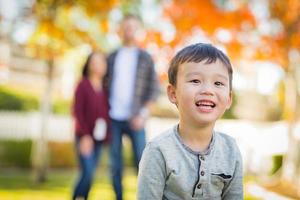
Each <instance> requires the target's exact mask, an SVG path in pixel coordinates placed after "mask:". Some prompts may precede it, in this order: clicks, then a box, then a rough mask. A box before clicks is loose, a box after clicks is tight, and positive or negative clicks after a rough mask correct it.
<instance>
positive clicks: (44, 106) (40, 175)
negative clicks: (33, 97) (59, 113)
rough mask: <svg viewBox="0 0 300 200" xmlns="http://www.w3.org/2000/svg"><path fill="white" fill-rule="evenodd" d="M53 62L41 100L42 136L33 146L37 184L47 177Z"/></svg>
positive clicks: (50, 63) (49, 66)
mask: <svg viewBox="0 0 300 200" xmlns="http://www.w3.org/2000/svg"><path fill="white" fill-rule="evenodd" d="M53 71H54V64H53V60H51V61H48V71H47V76H46V79H47V80H46V88H45V91H44V94H43V98H42V100H41V107H40V109H41V126H40V135H39V136H38V138H36V140H35V141H34V144H33V159H32V161H33V167H34V178H35V181H37V182H44V181H45V180H46V177H47V168H48V142H47V130H48V119H49V116H50V113H51V93H52V85H53V80H52V78H53Z"/></svg>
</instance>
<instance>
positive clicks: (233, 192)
mask: <svg viewBox="0 0 300 200" xmlns="http://www.w3.org/2000/svg"><path fill="white" fill-rule="evenodd" d="M236 149H237V151H236V152H237V153H236V155H237V156H236V157H237V159H236V165H235V170H234V173H233V177H232V179H231V181H230V182H229V184H227V185H226V186H225V189H224V192H223V194H222V199H223V200H243V199H244V198H243V195H244V194H243V163H242V156H241V153H240V151H239V149H238V147H237V145H236Z"/></svg>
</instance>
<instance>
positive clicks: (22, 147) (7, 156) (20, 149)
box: [0, 140, 32, 168]
mask: <svg viewBox="0 0 300 200" xmlns="http://www.w3.org/2000/svg"><path fill="white" fill-rule="evenodd" d="M31 146H32V142H31V141H30V140H24V141H11V140H2V141H0V166H1V167H12V166H13V167H22V168H28V167H30V166H31V160H30V155H31Z"/></svg>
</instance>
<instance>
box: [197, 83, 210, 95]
mask: <svg viewBox="0 0 300 200" xmlns="http://www.w3.org/2000/svg"><path fill="white" fill-rule="evenodd" d="M200 93H201V94H202V95H213V91H212V88H211V86H210V85H208V84H203V85H202V87H201V89H200Z"/></svg>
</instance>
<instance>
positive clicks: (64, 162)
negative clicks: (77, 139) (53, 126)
mask: <svg viewBox="0 0 300 200" xmlns="http://www.w3.org/2000/svg"><path fill="white" fill-rule="evenodd" d="M31 149H32V141H31V140H22V141H14V140H2V141H0V167H17V168H30V167H31ZM48 150H49V167H50V168H70V167H71V168H72V167H75V166H77V165H78V161H77V158H76V155H75V147H74V143H73V142H52V141H50V142H48ZM100 156H101V157H100V158H101V161H100V162H99V164H100V165H101V166H105V167H109V146H104V147H103V149H102V153H101V155H100ZM123 158H124V165H125V166H134V162H133V154H132V148H131V145H130V143H127V142H126V143H125V144H124V145H123Z"/></svg>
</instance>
